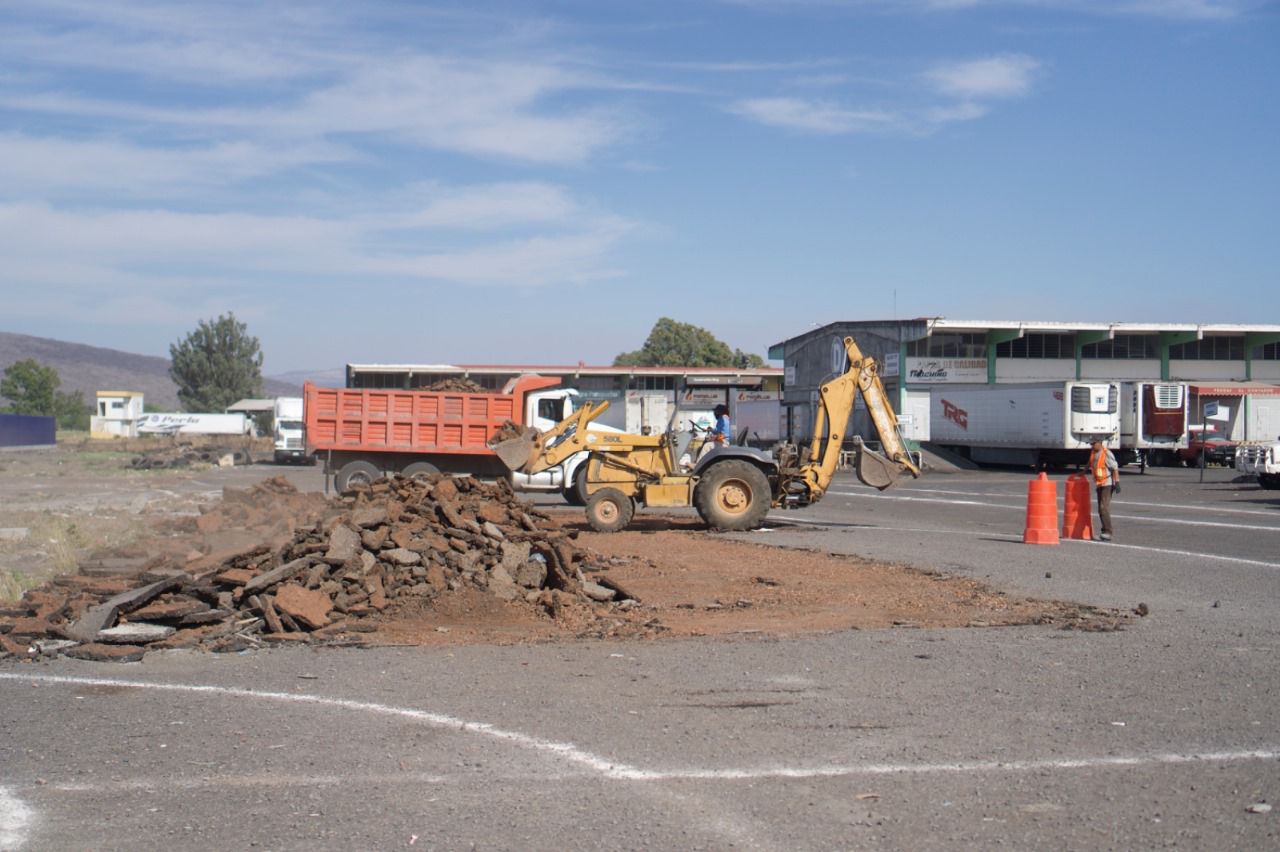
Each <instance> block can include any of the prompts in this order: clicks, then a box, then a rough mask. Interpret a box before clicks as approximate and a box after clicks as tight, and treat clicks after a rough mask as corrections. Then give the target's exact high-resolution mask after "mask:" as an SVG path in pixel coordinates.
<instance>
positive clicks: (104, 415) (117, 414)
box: [89, 390, 142, 439]
mask: <svg viewBox="0 0 1280 852" xmlns="http://www.w3.org/2000/svg"><path fill="white" fill-rule="evenodd" d="M141 417H142V391H118V390H102V391H98V405H97V408H96V410H95V412H94V415H93V417H91V418H89V437H90V438H100V439H111V438H136V437H138V420H139V419H140V418H141Z"/></svg>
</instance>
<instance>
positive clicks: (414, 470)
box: [400, 461, 440, 479]
mask: <svg viewBox="0 0 1280 852" xmlns="http://www.w3.org/2000/svg"><path fill="white" fill-rule="evenodd" d="M439 472H440V468H438V467H436V466H435V465H433V464H432V463H431V462H422V461H420V462H414V463H413V464H411V465H406V466H405V469H404V470H402V471H400V475H401V476H403V477H404V478H405V479H426V478H427V477H428V476H432V475H434V474H437V473H439Z"/></svg>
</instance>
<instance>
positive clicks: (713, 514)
mask: <svg viewBox="0 0 1280 852" xmlns="http://www.w3.org/2000/svg"><path fill="white" fill-rule="evenodd" d="M844 346H845V352H846V354H847V355H848V361H849V366H848V369H847V370H846V371H845V373H844V374H843V375H841V376H839V377H837V378H835V379H832V380H831V381H829V382H827V383H826V384H824V385H823V386H822V388H821V390H820V392H819V397H818V408H817V412H816V414H815V417H814V424H813V439H812V443H811V444H810V445H809V446H808V447H804V448H797V447H796V446H795V445H794V444H780V445H778V446H777V447H775V448H774V451H773V452H772V453H770V452H765V451H762V450H758V449H754V448H751V447H740V446H718V447H716V448H715V449H713V450H711V451H709V452H708V453H707V454H706V455H704V456H702V457H701V458H700V459H698V461H697V462H696V464H694V465H692V467H691V468H686V467H684V466H682V465H681V462H680V460H681V457H682V456H683V455H684V453H685V451H686V449H687V448H688V444H689V441H690V440H691V438H692V436H691V434H690V433H688V432H677V431H675V430H672V429H669V430H668V431H667V432H666V433H664V434H660V435H633V434H628V433H619V432H605V431H602V430H597V429H592V428H591V425H590V424H591V421H592V420H594V419H595V418H597V417H599V416H600V415H601V414H602V413H603V412H604V411H605V409H606V408H608V406H609V403H608V402H601V403H597V404H595V405H591V406H587V407H585V408H582V409H580V410H579V411H577V412H575V413H574V414H573V415H572V416H571V417H568V418H566V419H564V420H562V421H561V422H559V423H558V424H556V426H555V427H553V428H552V429H549V430H548V431H546V432H539V431H537V430H533V429H528V430H525V431H524V432H523V433H522V434H520V435H519V437H513V438H508V439H507V440H496V441H495V443H493V444H492V445H491V446H492V449H493V450H494V452H496V453H497V455H498V457H499V458H501V459H502V461H503V462H504V463H505V464H506V465H507V466H508V467H510V468H511V469H512V470H514V471H519V472H521V473H529V474H533V473H537V472H538V471H541V470H545V469H546V468H549V467H553V466H555V465H557V464H559V463H560V462H562V461H563V460H564V459H565V458H567V457H569V456H571V455H573V454H574V453H578V452H582V451H583V450H586V451H588V452H589V453H590V456H589V459H588V461H587V463H586V464H587V475H586V482H585V490H586V492H587V495H588V498H587V522H588V523H589V524H590V525H591V527H592V528H593V529H595V530H598V531H600V532H614V531H617V530H620V529H623V528H624V527H626V526H627V524H629V523H630V522H631V519H632V517H633V515H634V514H635V509H636V506H637V505H640V506H648V507H655V508H662V507H666V508H674V507H684V506H694V507H695V508H696V509H697V510H698V514H699V515H701V516H702V519H703V520H704V521H706V523H707V524H708V525H709V526H711V527H713V528H715V529H722V530H746V529H752V528H754V527H756V526H758V525H759V524H760V523H761V521H763V520H764V517H765V515H767V514H768V512H769V509H770V508H771V507H775V506H780V507H785V508H791V507H796V506H807V505H809V504H811V503H816V502H817V501H818V500H820V499H821V498H822V495H823V494H825V493H826V490H827V488H828V487H829V486H830V484H831V479H832V477H833V476H834V475H835V472H836V467H837V466H838V465H839V462H840V452H841V449H842V446H843V444H844V440H845V438H846V437H847V436H846V434H845V429H846V428H847V426H848V424H849V418H850V416H851V414H852V413H853V403H854V399H855V398H856V397H857V395H858V394H859V393H861V394H862V398H863V401H864V402H865V403H866V406H867V410H868V411H869V412H870V413H871V420H872V422H873V423H874V424H875V427H876V432H877V433H878V434H879V438H880V444H881V446H882V447H883V448H884V454H883V455H881V454H879V453H876V452H873V451H871V450H869V449H867V448H866V447H864V446H863V444H862V442H861V440H860V439H857V438H856V437H855V439H854V444H855V446H854V449H855V455H856V462H855V466H854V467H855V470H856V471H857V474H858V479H860V480H861V481H862V482H863V483H865V484H867V485H870V486H872V487H874V488H878V489H880V490H884V489H886V488H889V487H890V486H892V485H893V484H894V482H895V481H896V480H897V478H898V476H899V475H901V473H902V472H904V471H906V472H909V473H910V474H911V475H912V476H919V475H920V469H919V467H917V466H916V464H915V463H914V462H913V461H912V460H911V456H910V454H909V453H908V452H907V449H906V447H905V446H904V445H903V442H902V439H901V437H900V435H899V434H898V421H897V417H896V416H895V415H894V413H893V408H892V407H891V406H890V405H889V401H888V398H887V397H886V395H885V391H884V385H883V383H881V381H880V375H879V373H878V372H877V371H876V364H875V359H873V358H870V357H865V356H863V354H862V352H861V351H860V350H859V349H858V346H857V344H855V343H854V341H853V338H852V337H846V338H845V339H844Z"/></svg>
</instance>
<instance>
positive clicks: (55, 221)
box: [0, 184, 632, 322]
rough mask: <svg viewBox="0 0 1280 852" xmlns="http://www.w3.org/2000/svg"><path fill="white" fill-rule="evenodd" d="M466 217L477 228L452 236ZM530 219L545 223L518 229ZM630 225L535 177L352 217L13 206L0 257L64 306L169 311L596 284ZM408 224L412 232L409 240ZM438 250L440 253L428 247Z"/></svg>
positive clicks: (25, 288) (16, 282)
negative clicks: (271, 283)
mask: <svg viewBox="0 0 1280 852" xmlns="http://www.w3.org/2000/svg"><path fill="white" fill-rule="evenodd" d="M459 224H462V225H464V226H466V227H469V228H472V229H474V232H473V234H472V235H471V236H470V237H469V238H468V239H466V240H461V239H458V238H457V237H456V236H450V237H448V238H445V234H456V228H457V226H458V225H459ZM526 226H527V227H537V228H538V229H539V231H538V232H537V233H535V234H532V235H524V236H520V235H516V234H515V233H513V229H516V228H526V229H527V227H526ZM631 228H632V225H631V224H630V223H628V222H626V221H624V220H621V219H619V218H617V217H611V216H608V215H601V214H598V213H595V212H592V211H589V210H587V209H586V208H584V207H583V206H582V205H580V204H578V203H577V202H576V201H574V200H573V199H572V198H571V197H570V196H569V194H568V193H567V192H565V191H564V190H562V189H559V188H557V187H554V186H549V185H537V184H513V185H501V184H499V185H493V186H479V187H462V188H458V189H455V190H450V191H444V190H437V191H436V192H435V194H434V197H433V198H432V199H431V201H430V203H428V205H427V206H426V207H420V208H417V209H416V210H414V211H411V212H409V213H404V214H394V213H390V212H380V213H373V214H369V213H365V214H355V215H351V216H348V217H345V218H339V217H334V218H319V217H314V216H284V215H278V216H268V215H253V214H247V213H216V214H208V213H179V212H174V211H170V210H159V209H152V210H109V209H93V210H87V209H66V208H58V207H54V206H52V205H49V204H45V203H12V204H0V256H3V257H5V259H6V269H5V273H6V278H5V281H6V285H7V286H8V287H10V288H12V289H14V290H16V291H20V292H28V294H29V295H30V296H31V298H37V296H38V292H35V291H44V292H48V288H50V287H53V286H56V288H57V292H58V293H60V296H59V297H60V298H61V297H66V298H67V300H68V302H69V303H70V305H75V304H78V303H83V302H84V299H85V298H86V297H87V294H95V293H102V292H106V291H117V292H130V293H145V294H150V297H151V298H154V299H156V300H158V301H160V302H164V303H166V304H170V305H174V304H178V303H179V302H181V301H182V300H183V299H186V298H189V296H190V294H191V292H192V291H205V292H214V291H217V290H222V291H224V292H225V291H227V290H228V289H229V288H230V289H235V288H236V287H237V286H241V285H242V284H243V283H244V282H253V281H264V280H275V281H278V282H279V284H278V285H277V286H276V287H274V288H273V289H275V290H288V289H289V288H290V287H291V286H295V285H292V284H291V283H290V282H301V281H309V280H313V279H318V278H323V279H329V278H331V277H333V276H346V277H349V278H352V279H354V280H365V281H369V282H370V283H374V282H378V281H382V282H392V281H399V282H404V283H417V284H422V285H434V284H458V285H509V286H517V287H538V286H545V285H548V284H554V283H563V282H580V281H589V280H597V279H600V278H604V277H610V276H613V275H614V274H616V273H615V270H614V269H613V267H612V265H611V263H610V262H609V260H608V257H609V255H610V253H611V252H612V250H613V249H614V248H615V246H616V245H617V243H618V241H619V240H620V239H622V238H623V237H624V236H625V235H626V234H627V233H628V232H629V231H630V229H631ZM410 231H413V232H415V233H416V234H417V236H416V237H415V239H413V240H411V241H405V240H403V239H402V237H403V234H404V233H405V232H410ZM406 242H407V246H406V245H405V243H406ZM433 244H434V245H439V246H442V248H438V249H435V250H431V251H423V250H422V248H421V246H423V245H433ZM70 259H74V260H70ZM195 270H198V273H197V272H194V271H195ZM296 286H299V287H301V286H302V285H296ZM166 316H168V314H167V313H164V312H160V313H157V314H156V316H155V318H154V319H155V320H156V321H159V320H160V319H162V318H163V317H166ZM132 319H133V321H137V322H143V321H152V319H153V318H152V317H149V316H136V315H135V316H134V317H133V318H132Z"/></svg>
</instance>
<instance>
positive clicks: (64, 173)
mask: <svg viewBox="0 0 1280 852" xmlns="http://www.w3.org/2000/svg"><path fill="white" fill-rule="evenodd" d="M356 156H357V155H356V154H355V153H354V152H352V151H351V150H349V149H346V148H343V147H341V146H337V145H331V144H327V143H307V144H301V145H294V146H283V145H276V146H270V147H268V146H266V145H263V144H261V143H256V142H249V141H231V142H218V143H214V144H208V145H194V146H189V147H188V146H184V147H167V148H161V147H144V146H141V145H135V144H133V143H131V142H128V141H122V140H116V139H87V140H72V139H64V138H58V137H42V136H27V135H23V134H18V133H0V197H6V196H7V197H9V198H23V197H27V196H29V195H34V194H38V195H40V196H41V197H44V198H51V197H56V196H58V195H63V194H68V193H70V194H74V195H77V196H83V195H85V194H96V193H103V192H114V193H121V194H124V195H129V196H137V197H156V196H168V195H172V194H173V193H175V192H180V191H187V190H191V189H193V188H208V187H213V186H219V185H225V184H226V183H228V182H235V181H243V180H248V179H252V178H259V177H263V176H266V175H270V174H275V173H278V172H281V171H285V170H288V169H293V168H297V167H300V166H306V165H316V164H320V163H336V162H342V161H348V160H352V159H355V158H356Z"/></svg>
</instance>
